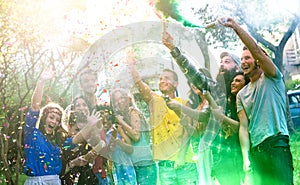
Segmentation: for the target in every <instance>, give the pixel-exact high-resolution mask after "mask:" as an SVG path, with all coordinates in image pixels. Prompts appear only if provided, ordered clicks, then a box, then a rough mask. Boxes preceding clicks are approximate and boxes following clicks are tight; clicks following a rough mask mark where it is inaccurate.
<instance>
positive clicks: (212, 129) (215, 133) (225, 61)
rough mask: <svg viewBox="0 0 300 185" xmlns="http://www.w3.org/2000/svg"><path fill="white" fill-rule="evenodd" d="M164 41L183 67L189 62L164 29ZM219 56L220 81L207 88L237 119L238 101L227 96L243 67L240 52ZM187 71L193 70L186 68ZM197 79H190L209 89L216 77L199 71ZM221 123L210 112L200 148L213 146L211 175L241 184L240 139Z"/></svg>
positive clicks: (223, 182)
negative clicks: (235, 105)
mask: <svg viewBox="0 0 300 185" xmlns="http://www.w3.org/2000/svg"><path fill="white" fill-rule="evenodd" d="M162 42H163V44H164V45H165V46H166V47H167V48H169V49H170V51H171V55H172V56H173V58H174V59H175V61H176V63H177V64H178V65H179V66H180V68H181V69H183V65H184V64H187V63H189V61H188V60H187V58H186V57H185V56H184V55H183V54H182V53H181V52H180V50H179V49H178V48H177V47H176V46H175V45H174V43H173V38H172V37H171V35H170V34H169V33H167V32H163V38H162ZM220 59H221V63H220V69H219V73H218V75H217V78H216V80H217V83H216V84H215V85H211V86H209V87H208V88H209V89H210V91H211V93H212V96H213V99H214V100H215V101H216V103H217V104H218V105H219V106H223V110H224V111H225V115H226V116H227V117H230V118H232V119H237V115H236V111H234V104H235V102H230V101H229V98H228V97H229V94H230V85H231V81H232V78H233V76H235V74H236V73H237V72H239V71H240V66H239V64H240V60H239V58H238V57H237V56H235V55H233V54H230V53H228V52H223V53H221V55H220ZM182 64H183V65H182ZM188 66H189V67H191V66H192V65H191V64H188ZM187 71H192V70H189V69H187ZM198 80H200V81H201V82H191V83H192V84H194V83H197V84H203V89H201V90H206V88H207V86H208V84H211V81H213V80H212V79H210V78H209V77H206V76H205V75H204V74H202V73H201V74H200V75H199V78H198ZM198 86H199V85H198ZM198 86H197V87H198ZM198 88H199V87H198ZM222 123H223V120H220V119H218V118H216V117H214V115H212V114H210V118H209V121H208V125H207V127H206V130H205V132H204V135H203V137H202V140H201V142H200V145H199V152H204V151H205V150H211V153H212V158H213V161H212V166H211V176H212V177H213V178H214V179H217V180H218V181H219V183H220V184H221V185H224V184H228V185H235V184H236V185H239V184H240V183H241V180H242V179H243V178H244V173H243V168H242V167H243V166H242V158H241V156H242V155H241V150H240V146H239V140H238V137H237V133H230V132H228V131H230V129H228V127H224V126H223V125H224V124H222Z"/></svg>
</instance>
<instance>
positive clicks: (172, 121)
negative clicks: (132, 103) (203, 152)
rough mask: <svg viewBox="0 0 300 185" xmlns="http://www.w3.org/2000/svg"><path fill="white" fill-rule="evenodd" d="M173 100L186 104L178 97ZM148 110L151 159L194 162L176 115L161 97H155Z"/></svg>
mask: <svg viewBox="0 0 300 185" xmlns="http://www.w3.org/2000/svg"><path fill="white" fill-rule="evenodd" d="M174 100H176V101H178V102H179V103H181V104H185V103H186V101H184V100H182V99H181V98H178V97H176V98H174ZM149 108H150V115H151V116H150V123H151V126H152V142H153V143H152V152H153V159H154V160H172V161H177V160H181V159H179V158H181V157H184V161H185V162H194V161H193V160H192V158H193V156H194V153H193V151H192V148H191V146H190V144H188V146H187V145H186V143H187V136H186V133H185V132H184V128H183V127H182V126H181V125H180V118H179V117H178V116H177V114H176V113H175V112H174V111H173V110H171V109H169V108H168V106H167V104H166V102H165V100H164V99H163V98H162V97H161V96H155V97H154V98H153V99H152V100H151V101H150V102H149Z"/></svg>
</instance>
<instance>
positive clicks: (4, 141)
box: [0, 1, 87, 184]
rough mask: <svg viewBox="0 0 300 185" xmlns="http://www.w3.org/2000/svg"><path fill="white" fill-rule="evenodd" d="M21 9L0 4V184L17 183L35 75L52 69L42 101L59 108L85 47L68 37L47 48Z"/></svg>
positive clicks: (65, 100)
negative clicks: (52, 72) (52, 74)
mask: <svg viewBox="0 0 300 185" xmlns="http://www.w3.org/2000/svg"><path fill="white" fill-rule="evenodd" d="M21 9H22V4H20V5H19V4H18V5H17V4H15V3H14V2H11V1H1V4H0V22H1V24H0V30H1V34H0V97H1V99H0V101H1V103H0V104H1V109H0V118H1V119H0V169H1V170H0V171H1V172H0V183H2V182H3V181H2V180H1V179H2V178H3V175H4V176H5V182H6V183H7V184H18V180H19V173H20V172H21V170H22V166H21V164H22V163H21V161H22V160H23V159H24V157H23V147H24V146H23V145H22V141H23V138H22V133H23V130H22V127H23V125H24V122H25V120H24V118H25V114H24V113H26V112H27V111H28V105H30V98H31V94H32V92H33V89H34V87H35V84H36V81H37V79H38V78H39V75H40V74H41V72H42V71H43V70H44V69H45V68H47V67H50V66H51V67H53V68H55V69H56V70H55V71H56V77H55V78H54V79H53V80H52V81H51V82H50V83H49V84H46V88H47V89H46V92H47V93H46V94H47V97H48V98H47V100H44V101H55V102H59V103H60V105H62V106H63V107H65V106H66V105H67V104H69V102H70V101H71V98H72V96H71V95H72V89H71V87H72V85H73V83H74V81H75V79H76V77H77V75H78V73H79V72H78V71H77V64H78V62H76V61H77V60H78V59H79V58H80V56H81V55H82V53H83V51H84V50H85V49H86V45H87V44H85V41H84V40H82V39H78V38H69V40H68V42H67V43H69V44H68V45H60V46H57V45H52V46H51V47H49V46H48V45H47V43H49V42H48V40H47V39H46V38H45V37H42V35H41V34H40V33H41V30H42V28H41V27H40V26H41V25H39V24H36V23H35V22H33V21H31V20H32V19H30V17H26V16H24V15H23V16H20V15H21V14H20V12H22V11H21ZM22 13H23V12H22ZM32 16H33V15H32ZM25 20H26V21H25ZM14 176H15V178H13V177H14Z"/></svg>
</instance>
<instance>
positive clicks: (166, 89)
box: [158, 71, 178, 95]
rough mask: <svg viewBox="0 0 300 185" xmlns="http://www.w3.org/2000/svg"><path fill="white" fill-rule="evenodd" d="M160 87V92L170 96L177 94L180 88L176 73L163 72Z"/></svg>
mask: <svg viewBox="0 0 300 185" xmlns="http://www.w3.org/2000/svg"><path fill="white" fill-rule="evenodd" d="M158 85H159V90H160V91H161V92H162V93H163V94H165V95H168V94H170V93H173V92H175V90H176V88H177V86H178V80H176V77H175V75H174V73H172V72H171V71H163V73H162V74H161V75H160V77H159V84H158Z"/></svg>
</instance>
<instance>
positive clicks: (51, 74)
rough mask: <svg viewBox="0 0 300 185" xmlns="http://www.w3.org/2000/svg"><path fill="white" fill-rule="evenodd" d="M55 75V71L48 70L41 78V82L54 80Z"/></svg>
mask: <svg viewBox="0 0 300 185" xmlns="http://www.w3.org/2000/svg"><path fill="white" fill-rule="evenodd" d="M54 75H55V71H54V70H53V69H52V68H49V69H46V70H44V71H43V72H42V74H41V76H40V80H41V81H46V80H49V79H52V78H53V77H54Z"/></svg>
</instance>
